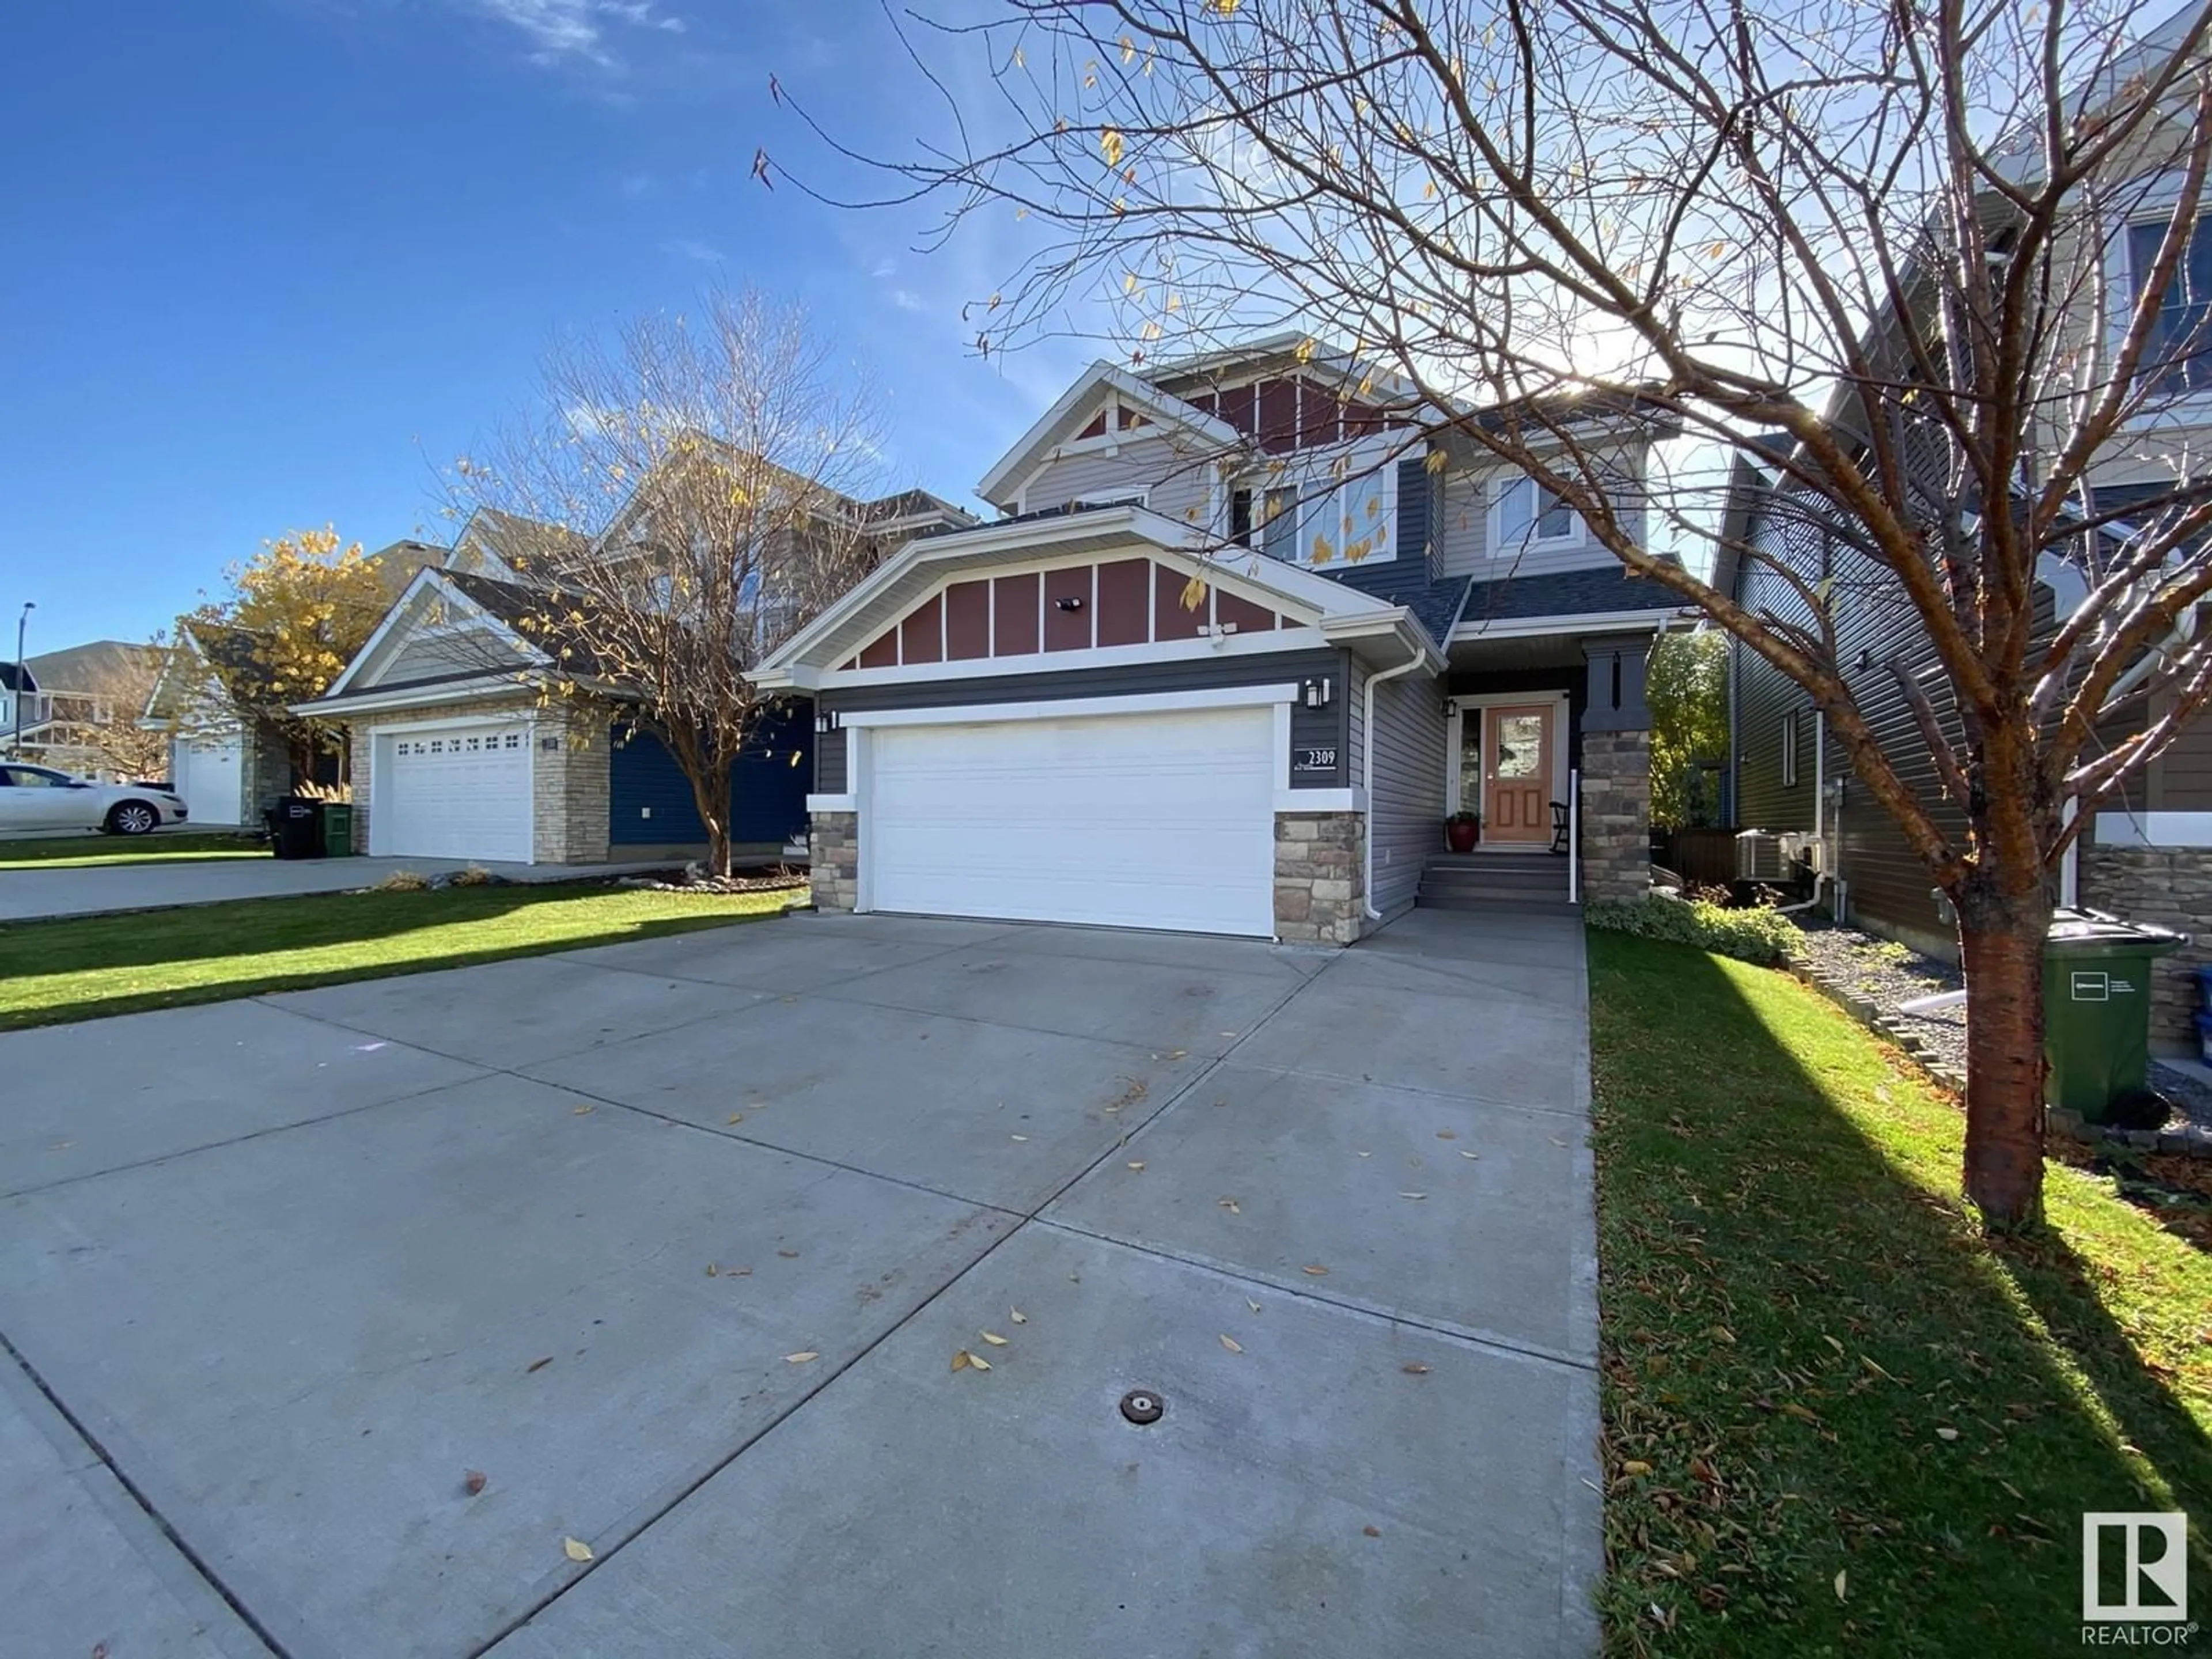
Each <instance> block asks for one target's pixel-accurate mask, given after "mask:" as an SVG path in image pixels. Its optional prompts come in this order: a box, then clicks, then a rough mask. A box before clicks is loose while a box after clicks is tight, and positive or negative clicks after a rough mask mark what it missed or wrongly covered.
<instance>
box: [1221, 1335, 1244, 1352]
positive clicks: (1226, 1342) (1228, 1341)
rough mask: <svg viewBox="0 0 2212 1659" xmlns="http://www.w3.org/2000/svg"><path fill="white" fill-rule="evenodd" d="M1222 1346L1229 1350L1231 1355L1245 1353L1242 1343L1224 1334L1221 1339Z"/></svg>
mask: <svg viewBox="0 0 2212 1659" xmlns="http://www.w3.org/2000/svg"><path fill="white" fill-rule="evenodd" d="M1221 1346H1223V1347H1225V1348H1226V1349H1228V1350H1229V1352H1231V1353H1243V1352H1244V1345H1243V1343H1242V1342H1239V1341H1238V1340H1237V1339H1236V1338H1235V1337H1233V1336H1229V1335H1224V1336H1223V1337H1222V1339H1221Z"/></svg>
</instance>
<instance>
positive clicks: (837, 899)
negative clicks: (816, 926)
mask: <svg viewBox="0 0 2212 1659" xmlns="http://www.w3.org/2000/svg"><path fill="white" fill-rule="evenodd" d="M806 854H807V861H808V868H807V884H808V885H809V886H810V887H811V889H812V890H813V894H814V908H816V909H817V910H856V909H858V908H860V814H859V813H858V812H817V813H815V814H813V815H812V817H811V818H810V819H809V820H808V822H807V826H806Z"/></svg>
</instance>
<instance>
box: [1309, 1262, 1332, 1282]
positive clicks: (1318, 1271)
mask: <svg viewBox="0 0 2212 1659" xmlns="http://www.w3.org/2000/svg"><path fill="white" fill-rule="evenodd" d="M1305 1271H1306V1272H1307V1273H1310V1274H1311V1275H1312V1276H1313V1277H1314V1278H1316V1279H1326V1278H1328V1268H1326V1267H1322V1265H1321V1263H1320V1262H1318V1261H1316V1262H1315V1263H1314V1264H1313V1265H1312V1266H1311V1267H1308V1268H1307V1269H1306V1270H1305Z"/></svg>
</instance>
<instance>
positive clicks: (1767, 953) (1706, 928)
mask: <svg viewBox="0 0 2212 1659" xmlns="http://www.w3.org/2000/svg"><path fill="white" fill-rule="evenodd" d="M1583 921H1585V922H1587V923H1589V925H1590V926H1591V927H1604V928H1609V929H1610V930H1612V931H1613V932H1614V933H1634V934H1636V935H1637V936H1638V938H1641V939H1668V940H1671V941H1672V942H1674V944H1677V945H1696V946H1697V947H1698V948H1699V950H1701V951H1712V952H1714V953H1715V954H1716V955H1718V956H1723V957H1736V958H1738V959H1739V960H1741V961H1744V962H1755V963H1759V965H1760V966H1761V967H1770V968H1771V967H1772V966H1774V965H1775V964H1776V963H1780V962H1784V961H1786V960H1788V958H1789V957H1790V955H1791V954H1792V953H1793V952H1794V951H1796V949H1797V947H1798V945H1799V944H1800V943H1801V942H1802V940H1803V939H1804V935H1803V934H1802V933H1800V932H1799V931H1798V929H1797V924H1796V922H1794V921H1790V918H1789V917H1787V916H1785V915H1782V914H1781V913H1780V912H1779V911H1778V910H1775V909H1773V908H1771V907H1768V906H1765V905H1760V906H1758V907H1756V908H1751V909H1745V910H1730V909H1728V908H1724V907H1723V906H1721V905H1718V904H1714V903H1712V902H1709V901H1707V900H1705V899H1678V898H1670V897H1667V896H1662V895H1661V894H1657V893H1648V894H1646V895H1645V896H1644V897H1642V898H1637V899H1613V900H1609V901H1607V902H1604V903H1601V904H1592V905H1589V906H1586V907H1584V908H1583Z"/></svg>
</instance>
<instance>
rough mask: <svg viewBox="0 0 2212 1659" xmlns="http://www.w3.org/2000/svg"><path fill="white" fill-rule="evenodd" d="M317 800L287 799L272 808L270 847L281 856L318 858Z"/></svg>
mask: <svg viewBox="0 0 2212 1659" xmlns="http://www.w3.org/2000/svg"><path fill="white" fill-rule="evenodd" d="M315 806H316V803H315V802H313V801H311V800H299V799H284V800H280V801H278V802H277V803H276V805H274V806H272V807H270V809H269V811H268V814H267V817H268V820H269V850H270V852H272V853H274V854H276V856H277V857H278V858H280V859H319V858H320V857H322V855H323V848H322V843H321V842H320V840H319V837H318V836H317V834H316V829H317V826H316V823H315Z"/></svg>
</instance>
